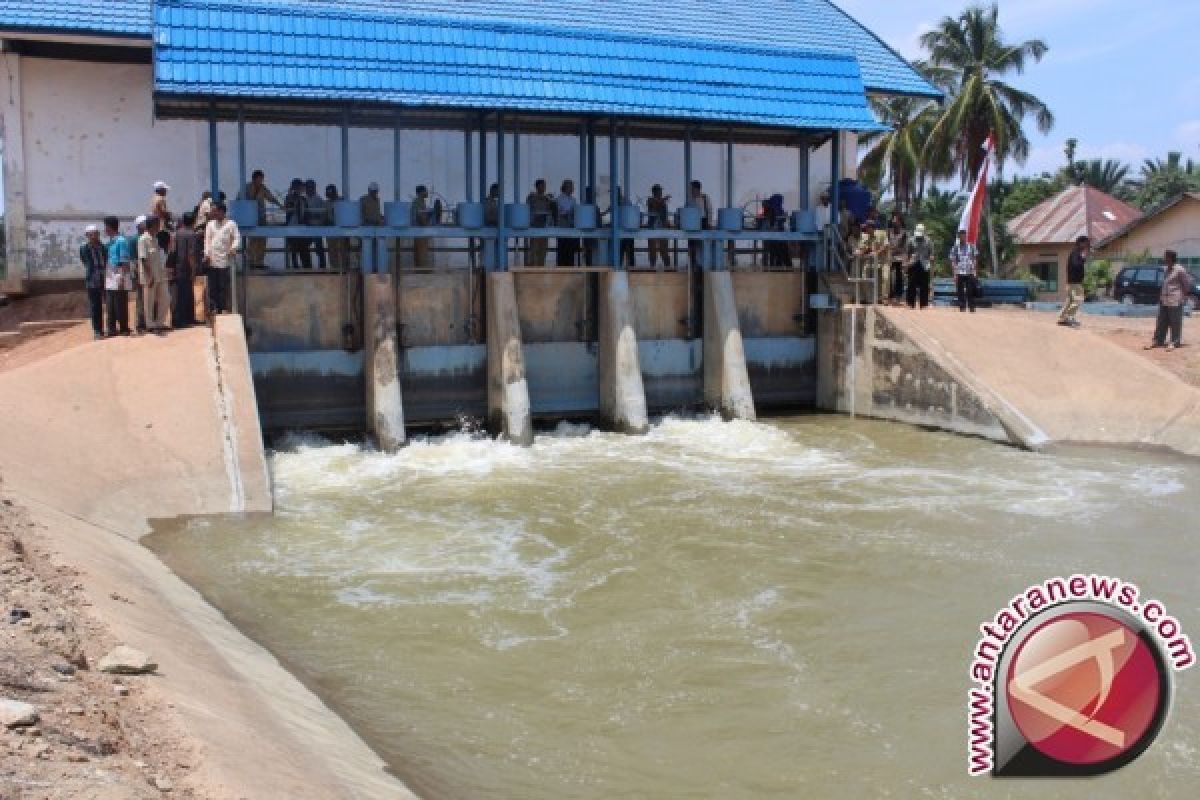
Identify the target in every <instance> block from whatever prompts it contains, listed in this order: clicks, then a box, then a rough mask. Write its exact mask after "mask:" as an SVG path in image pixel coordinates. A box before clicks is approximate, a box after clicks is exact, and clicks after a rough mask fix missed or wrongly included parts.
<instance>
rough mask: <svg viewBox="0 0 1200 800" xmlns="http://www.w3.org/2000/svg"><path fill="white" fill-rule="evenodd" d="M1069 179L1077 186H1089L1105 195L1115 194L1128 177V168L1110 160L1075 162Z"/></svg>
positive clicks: (1095, 159) (1097, 159)
mask: <svg viewBox="0 0 1200 800" xmlns="http://www.w3.org/2000/svg"><path fill="white" fill-rule="evenodd" d="M1071 177H1072V178H1073V180H1074V182H1075V183H1076V184H1077V185H1079V186H1091V187H1092V188H1093V189H1099V190H1100V191H1102V192H1105V193H1107V194H1116V193H1117V191H1118V190H1119V189H1120V188H1121V187H1122V185H1124V183H1125V179H1126V178H1128V177H1129V167H1128V165H1126V164H1122V163H1121V162H1120V161H1114V160H1113V159H1111V158H1109V159H1103V160H1102V159H1099V158H1094V159H1092V160H1090V161H1076V162H1075V163H1074V165H1072V167H1071Z"/></svg>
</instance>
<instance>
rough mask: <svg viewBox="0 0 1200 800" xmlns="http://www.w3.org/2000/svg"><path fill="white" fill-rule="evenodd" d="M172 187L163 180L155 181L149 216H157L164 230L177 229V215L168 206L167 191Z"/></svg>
mask: <svg viewBox="0 0 1200 800" xmlns="http://www.w3.org/2000/svg"><path fill="white" fill-rule="evenodd" d="M169 191H171V187H170V186H167V184H166V183H165V182H163V181H155V182H154V195H153V196H152V197H151V198H150V211H149V213H148V214H147V215H146V216H147V217H157V218H158V223H159V227H160V228H161V229H162V230H164V231H173V230H175V216H174V215H173V214H172V213H171V210H170V209H169V208H167V192H169Z"/></svg>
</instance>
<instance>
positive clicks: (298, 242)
mask: <svg viewBox="0 0 1200 800" xmlns="http://www.w3.org/2000/svg"><path fill="white" fill-rule="evenodd" d="M283 207H284V210H285V211H286V212H287V224H288V226H289V227H291V226H299V225H303V224H304V221H305V217H306V211H307V208H308V201H307V199H306V198H305V195H304V181H302V180H300V179H299V178H293V179H292V184H291V186H290V187H289V188H288V193H287V196H286V197H285V198H284V200H283ZM284 247H285V248H286V249H287V268H288V269H312V253H311V252H309V249H308V248H309V240H308V239H307V238H306V237H304V236H289V237H287V239H286V240H285V241H284Z"/></svg>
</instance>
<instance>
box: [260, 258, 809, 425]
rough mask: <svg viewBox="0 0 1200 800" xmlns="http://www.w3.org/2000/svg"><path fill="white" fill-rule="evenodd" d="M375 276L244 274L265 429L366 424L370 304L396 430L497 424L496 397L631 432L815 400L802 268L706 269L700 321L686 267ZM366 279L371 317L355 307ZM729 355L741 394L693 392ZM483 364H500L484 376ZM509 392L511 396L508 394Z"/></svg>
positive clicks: (499, 406)
mask: <svg viewBox="0 0 1200 800" xmlns="http://www.w3.org/2000/svg"><path fill="white" fill-rule="evenodd" d="M378 278H379V276H372V275H368V276H367V278H366V280H367V282H366V284H364V283H363V279H362V278H361V277H360V276H358V275H350V276H340V275H326V274H315V273H314V274H309V273H305V274H299V273H292V274H288V273H278V272H257V273H252V274H250V275H248V276H247V277H246V280H245V286H244V287H243V292H244V298H245V302H244V307H245V309H246V312H245V313H246V324H247V327H248V330H249V337H248V340H249V346H250V361H251V364H252V366H253V373H254V380H255V385H256V388H257V390H258V397H259V409H260V412H261V416H262V422H263V426H264V428H266V429H267V430H268V431H279V430H286V429H289V428H317V429H346V430H365V429H369V428H371V427H372V426H373V425H374V424H375V423H374V420H373V417H374V414H372V415H371V416H370V417H369V416H368V411H367V403H368V398H369V397H371V392H373V391H374V389H373V388H371V387H369V386H368V383H369V382H370V381H369V380H368V378H369V377H370V376H371V375H373V374H378V369H377V368H376V366H377V365H376V362H377V359H376V358H375V357H374V356H373V355H372V354H373V353H377V352H378V350H372V348H371V346H370V344H371V342H370V341H369V340H374V339H376V338H377V337H378V334H379V331H378V330H377V328H378V325H377V324H376V322H375V321H376V320H378V319H380V317H381V314H380V309H379V303H380V301H381V300H383V302H385V303H392V304H394V308H395V326H396V330H397V334H396V338H395V343H396V344H395V346H396V349H397V355H396V359H397V361H398V365H399V366H398V370H397V374H398V377H399V383H398V387H397V388H398V394H399V396H400V398H401V400H400V405H399V407H398V410H397V411H396V413H395V414H394V419H397V420H399V419H402V420H403V423H402V425H408V426H428V425H431V424H444V423H450V424H454V423H456V422H457V421H459V420H460V419H462V418H474V419H489V420H490V421H491V422H492V423H493V425H494V426H495V427H497V429H500V430H509V426H508V424H507V423H505V422H504V421H503V420H504V419H505V418H504V416H503V413H504V412H503V409H504V408H505V403H506V402H508V401H507V400H506V401H504V402H502V401H501V398H504V397H506V393H508V395H507V396H509V399H510V400H511V401H512V403H515V404H517V405H518V406H520V405H521V404H523V403H526V402H527V404H528V415H529V416H530V418H531V420H533V419H538V418H543V419H554V418H564V417H576V418H580V417H583V418H596V419H598V420H603V422H604V424H607V425H609V426H610V427H614V428H616V429H619V430H629V431H638V430H642V429H644V427H645V424H646V417H647V416H648V415H649V414H651V413H661V412H667V411H672V410H685V409H696V408H701V407H705V406H707V407H711V408H717V409H721V410H723V411H725V412H726V413H728V414H729V415H731V416H753V414H754V410H755V408H756V407H761V408H768V409H769V408H797V407H812V406H813V405H814V404H815V402H816V384H817V380H816V377H817V375H816V349H817V348H816V341H815V339H814V338H813V337H811V336H807V335H805V327H804V326H805V300H804V275H803V273H795V272H750V271H746V272H742V271H737V272H717V273H710V274H709V278H710V281H714V282H715V283H716V284H719V287H720V288H719V291H718V293H717V295H716V297H717V298H719V299H720V300H721V301H722V303H721V305H720V307H721V310H722V316H721V318H720V319H719V320H717V319H713V320H709V321H708V322H706V325H705V326H701V325H699V324H698V318H699V315H700V313H701V308H702V297H701V291H700V289H699V288H698V287H697V286H695V285H694V284H693V282H692V278H691V276H690V275H689V274H688V273H686V272H614V271H612V270H608V269H604V268H596V269H573V270H559V269H514V270H513V271H511V272H509V273H489V274H487V275H486V277H485V276H484V275H483V274H481V273H479V272H471V271H469V270H442V271H437V272H409V271H401V272H400V273H399V274H398V275H397V276H396V277H395V279H388V280H387V281H386V282H383V281H380V280H379V279H378ZM364 285H366V286H367V287H369V291H367V292H366V306H365V307H366V308H368V309H370V310H371V314H370V315H369V316H370V317H371V319H363V315H362V313H361V311H360V309H362V308H363V307H364V306H363V303H364V291H363V288H364ZM385 285H386V286H387V287H390V288H389V289H385V288H383V287H384V286H385ZM712 290H713V287H712V286H709V287H708V290H707V291H708V292H709V293H711V292H712ZM389 291H390V292H391V293H392V296H391V297H390V298H389V297H387V294H388V292H389ZM381 292H383V295H381V294H380V293H381ZM709 305H710V306H713V302H709ZM714 307H715V306H714ZM718 329H719V330H720V331H721V332H723V333H722V336H723V339H722V341H723V343H724V344H726V345H728V346H722V347H718V348H716V349H712V348H709V349H708V350H707V351H706V345H705V336H704V331H706V330H707V331H710V332H712V333H713V335H714V336H715V335H716V334H717V332H718ZM372 331H374V333H372ZM710 338H712V337H710ZM714 341H715V339H714ZM710 344H711V342H710ZM387 346H388V345H387V344H386V343H385V344H384V347H387ZM731 360H732V361H735V362H736V361H739V360H740V361H741V362H742V363H741V365H740V366H738V367H737V369H739V370H740V377H739V378H738V382H737V383H736V385H737V386H739V387H740V388H739V389H738V391H740V392H741V395H740V396H739V397H740V399H731V398H730V397H726V398H725V399H722V397H723V396H722V394H721V393H720V392H719V391H718V392H717V393H716V394H712V392H710V393H709V394H708V395H706V392H705V375H706V372H707V373H710V380H711V379H713V376H714V375H717V377H716V379H717V380H720V379H721V377H720V375H718V373H719V372H720V371H721V369H722V368H723V365H725V364H727V363H729V362H730V361H731ZM373 365H376V366H373ZM492 367H495V368H496V369H497V370H499V372H498V373H495V372H493V374H491V375H489V369H491V368H492ZM501 376H505V377H501ZM518 385H520V386H518ZM521 386H523V388H520V387H521ZM518 389H520V391H519V393H520V394H521V397H520V398H517V397H515V396H511V395H512V393H513V392H517V391H518ZM518 427H520V426H518Z"/></svg>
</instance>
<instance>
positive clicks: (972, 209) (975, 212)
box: [958, 133, 996, 245]
mask: <svg viewBox="0 0 1200 800" xmlns="http://www.w3.org/2000/svg"><path fill="white" fill-rule="evenodd" d="M983 149H984V150H986V151H987V155H985V156H984V157H983V164H981V165H980V167H979V175H977V176H976V177H975V188H973V189H972V190H971V199H970V200H968V201H967V207H966V208H964V209H963V214H962V221H961V222H959V223H958V229H959V230H960V231H963V230H965V231H966V232H967V242H969V243H970V244H973V245H978V244H979V223H980V220H981V219H982V218H983V205H984V203H986V202H987V182H988V166H989V165H990V164H991V163H992V151H993V150H995V149H996V137H995V134H991V133H989V134H988V138H987V142H986V143H985V144H984V145H983Z"/></svg>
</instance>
